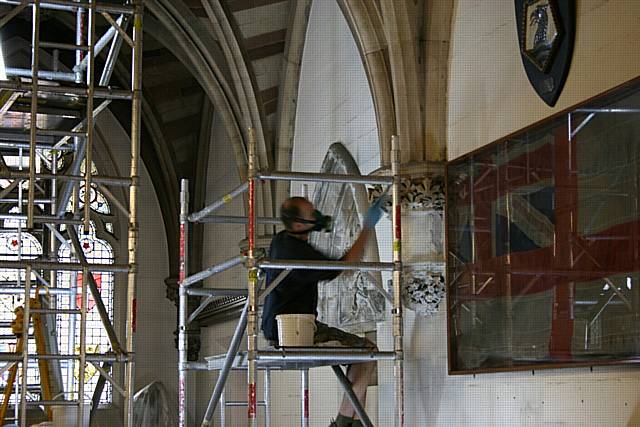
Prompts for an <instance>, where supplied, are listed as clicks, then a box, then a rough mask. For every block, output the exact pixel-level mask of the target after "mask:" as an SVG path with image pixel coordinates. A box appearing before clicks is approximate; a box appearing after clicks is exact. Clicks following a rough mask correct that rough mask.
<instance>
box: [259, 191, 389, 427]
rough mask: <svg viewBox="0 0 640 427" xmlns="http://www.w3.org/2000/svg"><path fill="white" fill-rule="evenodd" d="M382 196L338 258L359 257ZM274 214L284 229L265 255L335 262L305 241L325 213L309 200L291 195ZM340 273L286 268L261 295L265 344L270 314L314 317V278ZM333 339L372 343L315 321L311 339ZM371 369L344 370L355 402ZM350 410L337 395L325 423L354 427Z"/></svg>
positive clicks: (274, 338)
mask: <svg viewBox="0 0 640 427" xmlns="http://www.w3.org/2000/svg"><path fill="white" fill-rule="evenodd" d="M383 199H384V197H380V198H379V199H378V201H376V203H374V204H373V205H372V206H371V207H370V208H369V210H368V212H367V215H366V216H365V219H364V222H363V229H362V232H361V233H360V236H358V238H357V239H356V241H355V243H354V244H353V246H352V247H351V249H349V250H348V251H347V253H346V254H345V255H344V256H343V257H342V258H341V259H340V260H341V261H349V262H356V261H360V259H361V258H362V255H363V253H364V249H365V245H366V242H367V240H368V239H369V237H370V236H372V235H373V233H372V231H373V228H374V227H375V225H376V223H377V222H378V220H379V219H380V217H381V216H382V209H381V208H380V207H381V206H382V202H383ZM280 218H281V220H282V222H283V224H284V227H285V229H284V230H283V231H281V232H279V233H278V234H276V236H275V237H274V238H273V240H272V241H271V246H270V247H269V258H270V259H295V260H316V261H335V260H331V259H330V258H327V257H326V256H325V255H324V254H322V253H320V252H319V251H317V250H316V249H315V248H314V247H313V246H311V245H310V244H309V242H308V240H309V233H310V232H312V231H321V230H322V229H324V228H325V227H327V220H328V217H325V216H323V215H322V214H321V213H320V212H319V211H317V210H315V208H314V206H313V204H312V203H311V202H310V201H309V200H307V199H305V198H303V197H291V198H289V199H287V200H285V202H284V203H283V204H282V207H281V208H280ZM281 271H282V270H275V269H269V270H268V271H267V280H266V282H267V286H268V285H269V283H271V282H272V281H273V280H274V279H275V278H276V277H277V276H278V274H280V272H281ZM340 273H341V271H340V270H301V269H294V270H292V271H291V272H290V273H289V274H288V275H287V276H286V277H285V278H284V279H283V280H282V282H281V283H280V284H279V285H278V286H277V287H276V288H275V289H274V290H273V291H272V292H271V293H270V294H269V295H268V296H267V298H266V300H265V304H264V311H263V315H262V331H263V332H264V336H265V338H266V339H267V340H269V342H270V344H272V345H277V343H278V325H277V322H276V316H277V315H279V314H313V315H315V316H317V314H318V313H317V304H318V282H319V281H322V280H332V279H334V278H335V277H337V276H338V275H339V274H340ZM329 341H339V342H340V343H341V344H342V345H344V346H347V347H370V348H375V344H374V343H372V342H371V341H369V340H368V339H366V338H361V337H358V336H357V335H353V334H350V333H348V332H345V331H342V330H340V329H337V328H333V327H330V326H328V325H326V324H324V323H322V322H319V321H317V320H316V332H315V335H314V343H316V344H319V343H323V342H329ZM375 368H376V364H375V362H368V363H358V364H355V365H353V366H351V367H350V368H349V369H348V372H347V377H348V378H349V381H350V382H351V385H352V388H353V391H354V392H355V394H356V396H357V397H358V400H360V402H361V403H362V405H363V406H364V405H365V399H366V393H367V386H369V383H370V380H371V375H372V373H373V371H374V370H375ZM355 417H356V414H355V410H354V409H353V407H352V406H351V403H350V402H349V400H348V398H347V396H346V395H345V396H344V397H343V399H342V405H341V406H340V411H339V414H338V418H337V420H336V421H333V422H332V423H331V426H330V427H359V426H362V423H361V422H360V421H359V420H357V419H354V418H355Z"/></svg>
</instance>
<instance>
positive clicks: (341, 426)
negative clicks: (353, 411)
mask: <svg viewBox="0 0 640 427" xmlns="http://www.w3.org/2000/svg"><path fill="white" fill-rule="evenodd" d="M353 421H354V420H353V418H349V417H345V416H344V415H342V414H338V417H337V418H336V419H335V420H331V424H329V427H352V425H353V424H352V423H353ZM359 422H360V421H358V423H359ZM359 425H360V426H362V424H359Z"/></svg>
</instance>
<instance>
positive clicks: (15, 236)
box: [0, 153, 115, 405]
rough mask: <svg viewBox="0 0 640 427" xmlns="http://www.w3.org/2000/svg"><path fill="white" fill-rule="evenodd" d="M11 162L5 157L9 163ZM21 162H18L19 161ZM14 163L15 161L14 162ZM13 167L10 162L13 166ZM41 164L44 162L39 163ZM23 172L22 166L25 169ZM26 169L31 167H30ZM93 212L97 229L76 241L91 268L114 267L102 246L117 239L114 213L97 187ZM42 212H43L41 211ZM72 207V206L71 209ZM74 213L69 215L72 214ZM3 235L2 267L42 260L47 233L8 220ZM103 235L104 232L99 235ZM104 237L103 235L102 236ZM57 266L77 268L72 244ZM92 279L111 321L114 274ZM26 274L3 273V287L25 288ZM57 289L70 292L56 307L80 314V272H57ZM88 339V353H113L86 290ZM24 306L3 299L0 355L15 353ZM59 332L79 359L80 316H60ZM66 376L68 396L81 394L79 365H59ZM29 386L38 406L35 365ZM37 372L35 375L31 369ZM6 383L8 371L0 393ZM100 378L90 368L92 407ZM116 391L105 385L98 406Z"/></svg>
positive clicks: (62, 344) (61, 345) (65, 349)
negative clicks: (110, 238)
mask: <svg viewBox="0 0 640 427" xmlns="http://www.w3.org/2000/svg"><path fill="white" fill-rule="evenodd" d="M9 157H10V156H4V158H5V159H7V158H9ZM15 157H16V159H18V161H19V156H15ZM56 158H57V160H58V166H59V168H60V167H62V166H63V162H64V157H62V156H60V155H59V154H56ZM14 160H15V159H14ZM40 160H44V162H43V163H44V165H43V166H44V167H46V168H47V169H50V167H51V162H52V160H53V153H44V156H43V158H40ZM11 162H13V163H15V162H14V161H13V160H10V161H9V163H11ZM13 163H12V165H11V166H13V167H14V168H16V169H17V168H18V166H19V165H18V164H17V163H16V164H13ZM39 164H40V162H39ZM23 166H24V165H23ZM27 167H28V165H27ZM83 171H84V165H83V166H82V172H83ZM92 173H93V174H97V173H98V171H97V168H96V167H95V165H94V164H92ZM8 185H11V182H10V181H8V180H7V181H6V182H4V181H1V180H0V187H6V186H8ZM84 200H85V191H84V185H82V184H81V185H80V188H79V191H78V207H79V208H82V207H83V206H84ZM90 200H91V205H90V206H91V209H92V211H93V215H94V216H95V219H96V220H97V219H99V222H98V224H99V227H100V228H99V229H98V228H97V226H96V222H94V221H91V224H90V228H89V230H88V233H86V234H85V232H84V229H83V227H82V226H80V227H79V228H78V236H79V238H80V244H81V246H82V250H83V252H84V255H85V257H86V258H87V261H88V262H89V263H92V264H112V263H114V262H115V256H114V251H113V248H112V246H111V245H110V244H109V242H108V241H106V240H104V239H103V238H101V237H100V236H105V235H106V236H108V235H113V233H114V226H113V216H112V215H111V208H110V206H109V203H108V201H107V199H106V197H105V195H104V194H102V193H101V192H100V191H99V190H98V188H97V186H93V185H92V188H91V192H90ZM39 207H40V208H41V209H43V208H44V206H39ZM69 207H70V208H71V207H72V204H70V205H69ZM68 210H70V209H68ZM9 212H10V213H12V214H18V213H20V210H19V209H18V208H17V207H14V208H12V209H11V210H10V211H9ZM2 225H3V230H2V231H1V232H0V261H3V260H9V261H17V260H19V259H23V260H25V259H34V258H37V257H41V256H42V255H43V244H42V242H43V232H42V230H40V231H37V230H36V231H34V233H28V232H26V231H24V228H26V221H25V220H20V219H13V218H12V219H6V220H4V221H2ZM59 230H60V232H61V233H63V234H64V233H65V231H66V227H65V226H64V225H63V226H61V227H59ZM98 230H100V232H98ZM100 233H102V234H100ZM57 257H58V260H59V261H60V262H77V260H75V258H74V253H73V250H72V246H71V242H70V241H69V240H67V241H66V242H65V243H61V244H60V246H59V249H58V253H57ZM92 274H93V277H94V279H95V281H96V284H97V287H98V289H99V291H100V295H101V298H102V301H103V303H104V305H105V308H106V309H107V312H108V314H109V318H110V319H111V320H113V290H114V279H115V278H114V274H113V273H112V272H93V273H92ZM41 275H44V272H42V271H34V272H33V273H32V275H31V279H32V285H33V286H35V284H36V283H38V282H41V281H42V280H47V279H48V276H46V275H45V277H44V278H43V277H42V276H41ZM24 280H25V272H24V270H22V271H21V272H19V271H18V270H11V269H0V282H1V283H3V284H4V285H5V286H7V285H8V286H11V285H15V286H19V287H22V286H23V285H24ZM56 281H57V283H56V286H57V287H59V288H66V289H69V290H70V291H71V292H70V293H69V294H65V295H57V296H56V297H55V298H53V299H52V302H54V303H55V304H56V307H57V308H59V309H76V308H80V306H81V295H80V294H79V292H80V290H81V288H82V273H81V272H62V271H60V272H58V274H57V276H56ZM87 292H88V293H87V309H88V312H87V333H86V344H87V345H86V347H87V353H105V352H106V351H108V350H109V349H110V342H109V340H108V337H107V334H106V331H105V329H104V327H103V326H102V322H101V320H100V317H99V315H98V313H97V309H96V308H95V301H94V300H93V297H92V296H91V293H90V292H89V291H88V290H87ZM23 305H24V292H21V293H16V294H7V293H4V292H2V293H0V307H1V308H2V309H1V310H0V352H14V351H15V350H16V348H15V345H16V337H15V335H13V332H12V330H11V322H12V321H13V320H14V318H15V315H14V310H15V309H16V308H17V307H19V306H23ZM56 332H57V334H56V335H57V341H58V349H59V353H61V354H77V353H79V351H80V348H79V343H80V316H79V315H69V314H58V315H56ZM29 352H30V353H32V354H33V353H35V352H36V348H35V341H34V340H33V338H31V339H29ZM59 364H60V369H61V373H62V381H63V384H64V389H65V391H67V392H69V391H76V392H77V389H78V375H79V369H78V368H79V364H78V363H77V361H75V362H74V361H68V360H61V361H60V362H59ZM29 366H30V369H29V376H28V379H27V380H28V385H29V389H30V395H31V397H30V399H34V400H37V399H39V398H41V396H40V394H41V393H40V376H39V371H38V367H37V362H36V361H33V363H32V362H30V365H29ZM31 368H33V369H31ZM7 377H8V371H5V372H4V373H3V374H2V375H1V377H0V388H1V387H3V386H5V385H6V380H7ZM98 378H99V373H98V372H96V369H95V367H94V366H93V365H92V364H87V365H86V370H85V401H87V402H88V401H90V400H91V398H92V396H93V393H94V390H95V387H96V384H97V381H98ZM112 391H113V390H112V386H111V384H110V383H109V382H107V383H106V385H105V387H104V390H103V393H102V396H101V398H100V404H103V405H104V404H109V403H111V402H112V399H113V392H112ZM75 397H77V396H74V395H68V396H65V398H67V399H70V398H75ZM15 398H16V393H15V388H14V394H13V395H12V398H11V402H15Z"/></svg>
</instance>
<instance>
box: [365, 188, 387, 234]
mask: <svg viewBox="0 0 640 427" xmlns="http://www.w3.org/2000/svg"><path fill="white" fill-rule="evenodd" d="M386 200H387V195H386V193H383V194H382V195H381V196H380V197H378V200H376V201H375V202H373V204H372V205H371V206H370V207H369V209H368V210H367V214H366V215H365V216H364V221H363V222H362V228H364V229H369V230H371V229H373V228H375V226H376V224H377V223H378V221H380V218H382V214H383V211H382V206H383V205H384V203H385V202H386Z"/></svg>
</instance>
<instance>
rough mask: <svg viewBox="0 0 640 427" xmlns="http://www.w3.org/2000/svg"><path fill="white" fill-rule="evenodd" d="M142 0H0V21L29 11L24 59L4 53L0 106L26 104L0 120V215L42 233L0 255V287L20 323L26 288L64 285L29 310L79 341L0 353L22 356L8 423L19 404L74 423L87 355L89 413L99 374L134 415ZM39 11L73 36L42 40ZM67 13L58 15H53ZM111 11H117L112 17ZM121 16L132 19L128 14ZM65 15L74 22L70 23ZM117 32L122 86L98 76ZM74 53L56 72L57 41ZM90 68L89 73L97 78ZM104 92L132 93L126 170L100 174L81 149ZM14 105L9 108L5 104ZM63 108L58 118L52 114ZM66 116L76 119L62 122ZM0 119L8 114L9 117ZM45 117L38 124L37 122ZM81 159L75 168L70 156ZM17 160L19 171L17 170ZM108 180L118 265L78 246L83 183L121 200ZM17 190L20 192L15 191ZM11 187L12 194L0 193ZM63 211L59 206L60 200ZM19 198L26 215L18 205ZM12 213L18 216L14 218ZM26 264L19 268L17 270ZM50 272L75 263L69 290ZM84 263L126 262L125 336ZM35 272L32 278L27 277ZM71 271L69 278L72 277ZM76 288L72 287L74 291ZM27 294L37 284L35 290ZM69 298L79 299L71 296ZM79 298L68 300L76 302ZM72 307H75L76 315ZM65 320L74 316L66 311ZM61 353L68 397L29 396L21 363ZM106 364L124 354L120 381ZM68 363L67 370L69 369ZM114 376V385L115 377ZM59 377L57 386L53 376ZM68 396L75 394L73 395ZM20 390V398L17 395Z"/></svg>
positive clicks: (105, 268)
mask: <svg viewBox="0 0 640 427" xmlns="http://www.w3.org/2000/svg"><path fill="white" fill-rule="evenodd" d="M143 1H144V0H129V1H124V0H123V1H122V3H121V4H116V3H114V2H110V3H100V2H97V1H96V0H42V1H41V0H0V5H8V6H10V9H9V10H8V12H7V13H6V14H5V15H4V16H2V17H0V28H1V27H3V26H5V25H6V24H7V23H8V22H10V21H11V20H12V19H14V18H16V17H18V16H19V15H21V14H25V15H27V14H28V15H30V16H29V18H28V19H30V21H31V25H32V31H31V67H30V68H16V67H10V66H9V65H10V64H7V68H6V69H5V71H6V75H7V79H5V80H2V79H0V91H1V92H2V96H1V97H0V101H1V102H2V104H0V117H2V116H3V115H4V114H6V113H8V112H11V111H12V106H13V105H14V103H17V102H19V101H20V100H22V101H24V102H25V104H26V103H29V105H30V106H29V107H28V108H27V107H25V108H23V109H22V112H23V113H24V116H25V117H24V120H22V123H19V124H18V125H17V126H16V125H13V126H11V125H10V126H6V121H5V122H3V123H2V126H3V127H2V128H1V129H0V153H1V156H0V163H1V164H0V179H3V180H7V182H8V183H9V184H8V185H7V186H5V187H4V188H3V189H2V190H0V199H2V200H0V201H1V202H3V203H7V202H12V203H17V206H18V208H17V209H18V212H17V213H10V214H2V215H0V218H1V219H5V220H7V219H10V220H14V221H18V224H19V225H18V230H17V232H18V242H21V241H22V240H21V238H20V234H21V233H22V232H23V228H25V229H26V230H28V231H31V230H33V229H34V226H35V224H38V227H40V228H41V229H42V233H43V235H46V236H47V237H48V242H49V248H48V250H47V251H44V252H43V255H42V256H39V257H37V258H32V257H28V256H25V254H24V253H23V249H24V248H22V247H20V248H19V250H18V259H17V260H3V261H0V268H2V269H13V270H15V271H16V272H17V273H16V274H17V277H18V280H17V283H14V284H13V285H11V286H7V285H6V284H3V285H0V294H3V295H6V294H18V295H24V299H25V306H24V327H23V330H24V331H25V333H27V332H28V330H29V318H30V313H29V311H30V310H29V304H28V301H29V300H30V297H31V295H32V292H33V291H34V290H35V289H36V288H40V287H43V286H44V287H45V288H46V289H47V292H48V293H49V294H50V295H69V296H70V300H71V301H74V304H73V305H75V306H76V307H75V308H73V309H60V308H57V307H56V305H55V304H54V305H53V306H51V307H50V308H41V309H37V310H31V311H32V312H34V311H35V312H37V313H40V314H43V315H56V316H69V317H70V323H73V324H77V325H78V327H79V349H78V350H77V351H73V350H72V351H67V352H65V353H67V354H65V353H61V352H60V349H59V348H58V347H57V346H54V347H51V348H50V349H49V351H50V353H49V354H30V353H29V346H28V345H24V346H22V347H23V349H22V351H16V352H15V353H0V361H2V362H6V365H5V366H4V368H2V369H3V372H4V371H5V370H7V369H10V368H11V367H14V366H17V365H18V364H19V365H21V372H22V380H21V389H20V392H19V399H18V398H16V410H15V413H16V420H15V421H16V422H18V421H19V424H20V425H21V426H26V425H28V424H27V421H28V420H27V407H36V406H37V407H45V408H49V407H51V406H70V407H77V410H76V413H77V425H78V426H82V425H84V423H83V420H84V419H85V418H86V413H85V411H86V410H87V409H86V408H85V407H86V404H85V392H86V390H85V385H86V384H85V382H86V379H85V371H86V369H87V364H88V363H90V364H92V365H94V367H95V369H96V371H97V372H99V373H100V378H99V380H98V385H97V386H96V389H95V393H94V396H93V400H92V405H91V414H92V415H93V414H94V410H95V409H97V407H98V403H99V401H100V395H101V394H102V391H103V389H104V386H105V383H106V382H107V381H108V382H109V383H111V384H112V386H113V389H114V390H116V391H118V392H119V393H120V394H122V397H123V402H124V404H123V406H124V411H123V425H125V426H131V425H132V422H133V412H132V403H133V385H134V384H133V375H134V363H135V362H134V353H133V348H134V347H133V346H134V332H135V294H136V248H137V241H138V227H137V209H136V208H137V206H136V200H137V192H138V185H139V184H138V169H139V159H140V130H141V124H140V112H141V95H142V86H141V72H142V15H143ZM43 11H44V13H46V14H47V17H51V16H58V15H60V21H61V22H68V23H71V22H73V23H74V24H75V25H74V32H75V39H74V40H71V41H70V42H61V41H48V40H41V26H42V25H41V24H42V21H43V17H42V15H43ZM62 15H66V16H62ZM116 15H117V17H115V16H116ZM99 17H101V18H102V19H103V24H102V25H103V26H105V27H106V28H107V29H106V31H105V32H104V34H102V35H101V36H100V37H98V35H99V34H97V32H98V25H97V22H98V18H99ZM130 24H132V25H130ZM70 25H73V24H70ZM47 36H53V37H52V38H54V37H55V38H59V37H62V36H60V35H58V34H47ZM123 42H125V43H126V44H127V45H129V47H130V48H131V57H130V61H131V82H130V86H129V87H128V88H124V89H117V88H113V87H111V86H110V85H109V82H110V80H111V76H112V74H113V71H114V68H115V65H116V62H117V60H118V57H119V56H121V55H120V51H121V47H122V45H123ZM105 48H108V49H107V50H106V51H105V54H103V60H104V61H103V64H104V65H103V67H102V71H101V74H99V75H98V72H99V68H100V67H99V62H100V61H97V60H96V58H97V57H98V56H99V55H100V53H101V52H102V51H103V50H104V49H105ZM61 51H62V52H65V54H66V53H69V52H70V53H71V58H73V55H74V54H75V63H74V65H73V67H72V68H71V67H69V68H66V69H67V70H69V71H61V70H60V69H59V68H62V66H63V64H61V63H60V62H59V55H60V52H61ZM42 52H51V54H52V57H53V64H54V65H53V67H52V68H53V69H51V70H45V69H43V66H42V62H43V61H41V53H42ZM96 76H97V77H98V79H97V78H96ZM113 100H126V101H130V103H131V127H130V141H131V151H130V173H129V176H128V177H115V176H101V175H97V174H94V173H93V171H92V167H91V164H92V153H93V150H94V145H95V144H94V124H95V120H96V116H97V115H98V114H100V112H102V111H103V110H104V109H105V108H106V107H107V106H108V105H109V104H110V103H111V102H112V101H113ZM14 112H20V110H19V109H18V110H16V111H14ZM60 117H63V118H65V119H66V120H60V119H59V118H60ZM69 119H73V120H75V121H76V122H75V124H74V125H73V126H70V125H69ZM9 123H11V121H10V120H9ZM43 123H44V126H43V125H42V124H43ZM42 150H46V151H45V153H50V167H49V169H50V173H45V172H42V170H40V168H39V167H37V166H36V165H37V164H39V163H41V161H46V156H45V155H44V154H43V151H42ZM16 153H17V156H18V159H19V161H18V164H19V166H18V168H17V169H16V168H15V167H9V166H8V165H7V164H6V162H5V161H4V159H5V156H7V155H11V156H15V155H16ZM59 153H66V154H67V155H68V156H72V161H71V164H70V166H69V167H68V170H67V171H65V172H64V173H59V171H58V167H57V165H58V157H57V155H58V154H59ZM83 162H84V164H85V168H84V172H82V173H81V165H82V163H83ZM23 167H24V168H26V167H28V170H23ZM82 185H84V189H85V200H84V206H83V208H82V212H80V209H79V208H78V205H79V198H80V193H79V191H80V190H79V189H80V187H81V186H82ZM108 186H119V187H129V194H128V197H129V203H128V207H127V208H126V209H125V210H126V212H127V216H128V240H127V248H128V254H127V258H128V259H127V262H126V263H121V264H98V263H90V262H88V260H87V258H86V256H85V254H84V251H83V248H82V246H81V240H80V239H81V234H82V233H88V232H89V229H90V221H91V203H90V200H89V198H90V194H91V191H92V190H91V189H92V188H97V189H103V190H104V191H103V194H105V195H106V196H107V197H109V198H110V199H112V201H113V202H114V205H116V206H118V207H122V206H123V203H121V202H120V201H119V200H117V199H115V198H114V196H113V194H112V193H111V192H110V191H108V189H107V187H108ZM25 192H26V199H25ZM11 194H17V195H16V196H14V197H13V198H9V199H7V198H6V197H7V196H9V195H11ZM70 201H71V203H72V205H73V207H74V208H73V209H72V212H71V213H67V207H68V206H69V203H70ZM23 207H26V214H25V213H23V211H22V209H23ZM20 221H25V224H24V225H22V223H21V222H20ZM62 227H64V231H65V232H66V233H67V234H68V236H69V238H70V246H71V253H72V254H73V258H72V259H71V260H70V262H60V260H59V259H58V258H57V256H56V254H57V248H59V247H60V245H61V244H69V243H67V240H66V238H65V237H64V235H63V234H62V232H63V228H62ZM25 271H26V273H24V272H25ZM58 272H73V273H72V274H73V278H74V279H76V278H77V277H78V276H77V275H78V274H79V273H82V280H81V286H80V289H77V287H76V286H75V285H74V286H72V287H70V288H62V287H58V286H56V285H57V274H58ZM91 272H121V273H127V302H126V316H127V317H126V336H125V337H124V338H125V339H124V340H125V343H124V345H122V344H121V340H120V339H119V338H118V334H117V333H116V330H115V328H114V325H113V323H112V322H111V319H110V318H109V314H108V311H107V310H106V308H105V305H104V302H103V300H102V298H101V295H100V288H99V286H98V284H97V283H96V280H95V278H94V276H93V274H90V273H91ZM32 277H33V278H35V281H36V282H37V283H36V286H32V280H34V279H32ZM78 282H80V280H78ZM78 291H79V292H78ZM88 292H90V293H91V297H92V298H93V301H94V302H95V308H96V309H97V312H98V314H99V317H100V319H101V321H102V325H103V327H104V329H105V331H106V335H107V336H108V339H109V342H110V346H111V348H110V350H108V351H105V352H104V353H95V352H92V353H88V352H87V342H86V341H87V311H88V308H87V306H88V294H87V293H88ZM36 295H37V294H36ZM76 297H77V298H79V304H78V303H77V302H75V301H77V299H76ZM78 305H79V307H78ZM76 316H78V317H79V318H78V317H76ZM72 319H73V320H72ZM34 360H35V361H39V360H49V361H68V365H67V369H69V366H71V364H75V365H76V369H77V372H78V380H77V389H75V390H72V389H71V387H72V385H71V383H70V382H68V384H67V387H68V388H69V390H63V394H64V395H69V394H70V395H71V396H72V397H71V398H67V399H63V400H55V399H53V400H29V399H28V389H27V383H28V381H27V378H28V371H29V370H32V369H35V368H36V367H35V366H30V363H29V362H30V361H34ZM114 363H122V364H124V374H123V380H122V381H117V380H116V378H114V377H115V376H114V375H113V374H111V373H110V370H111V367H112V366H113V364H114ZM72 372H73V370H72ZM119 382H121V383H123V385H122V386H121V385H119ZM63 388H64V387H63ZM74 397H75V398H74ZM18 400H19V401H18Z"/></svg>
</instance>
